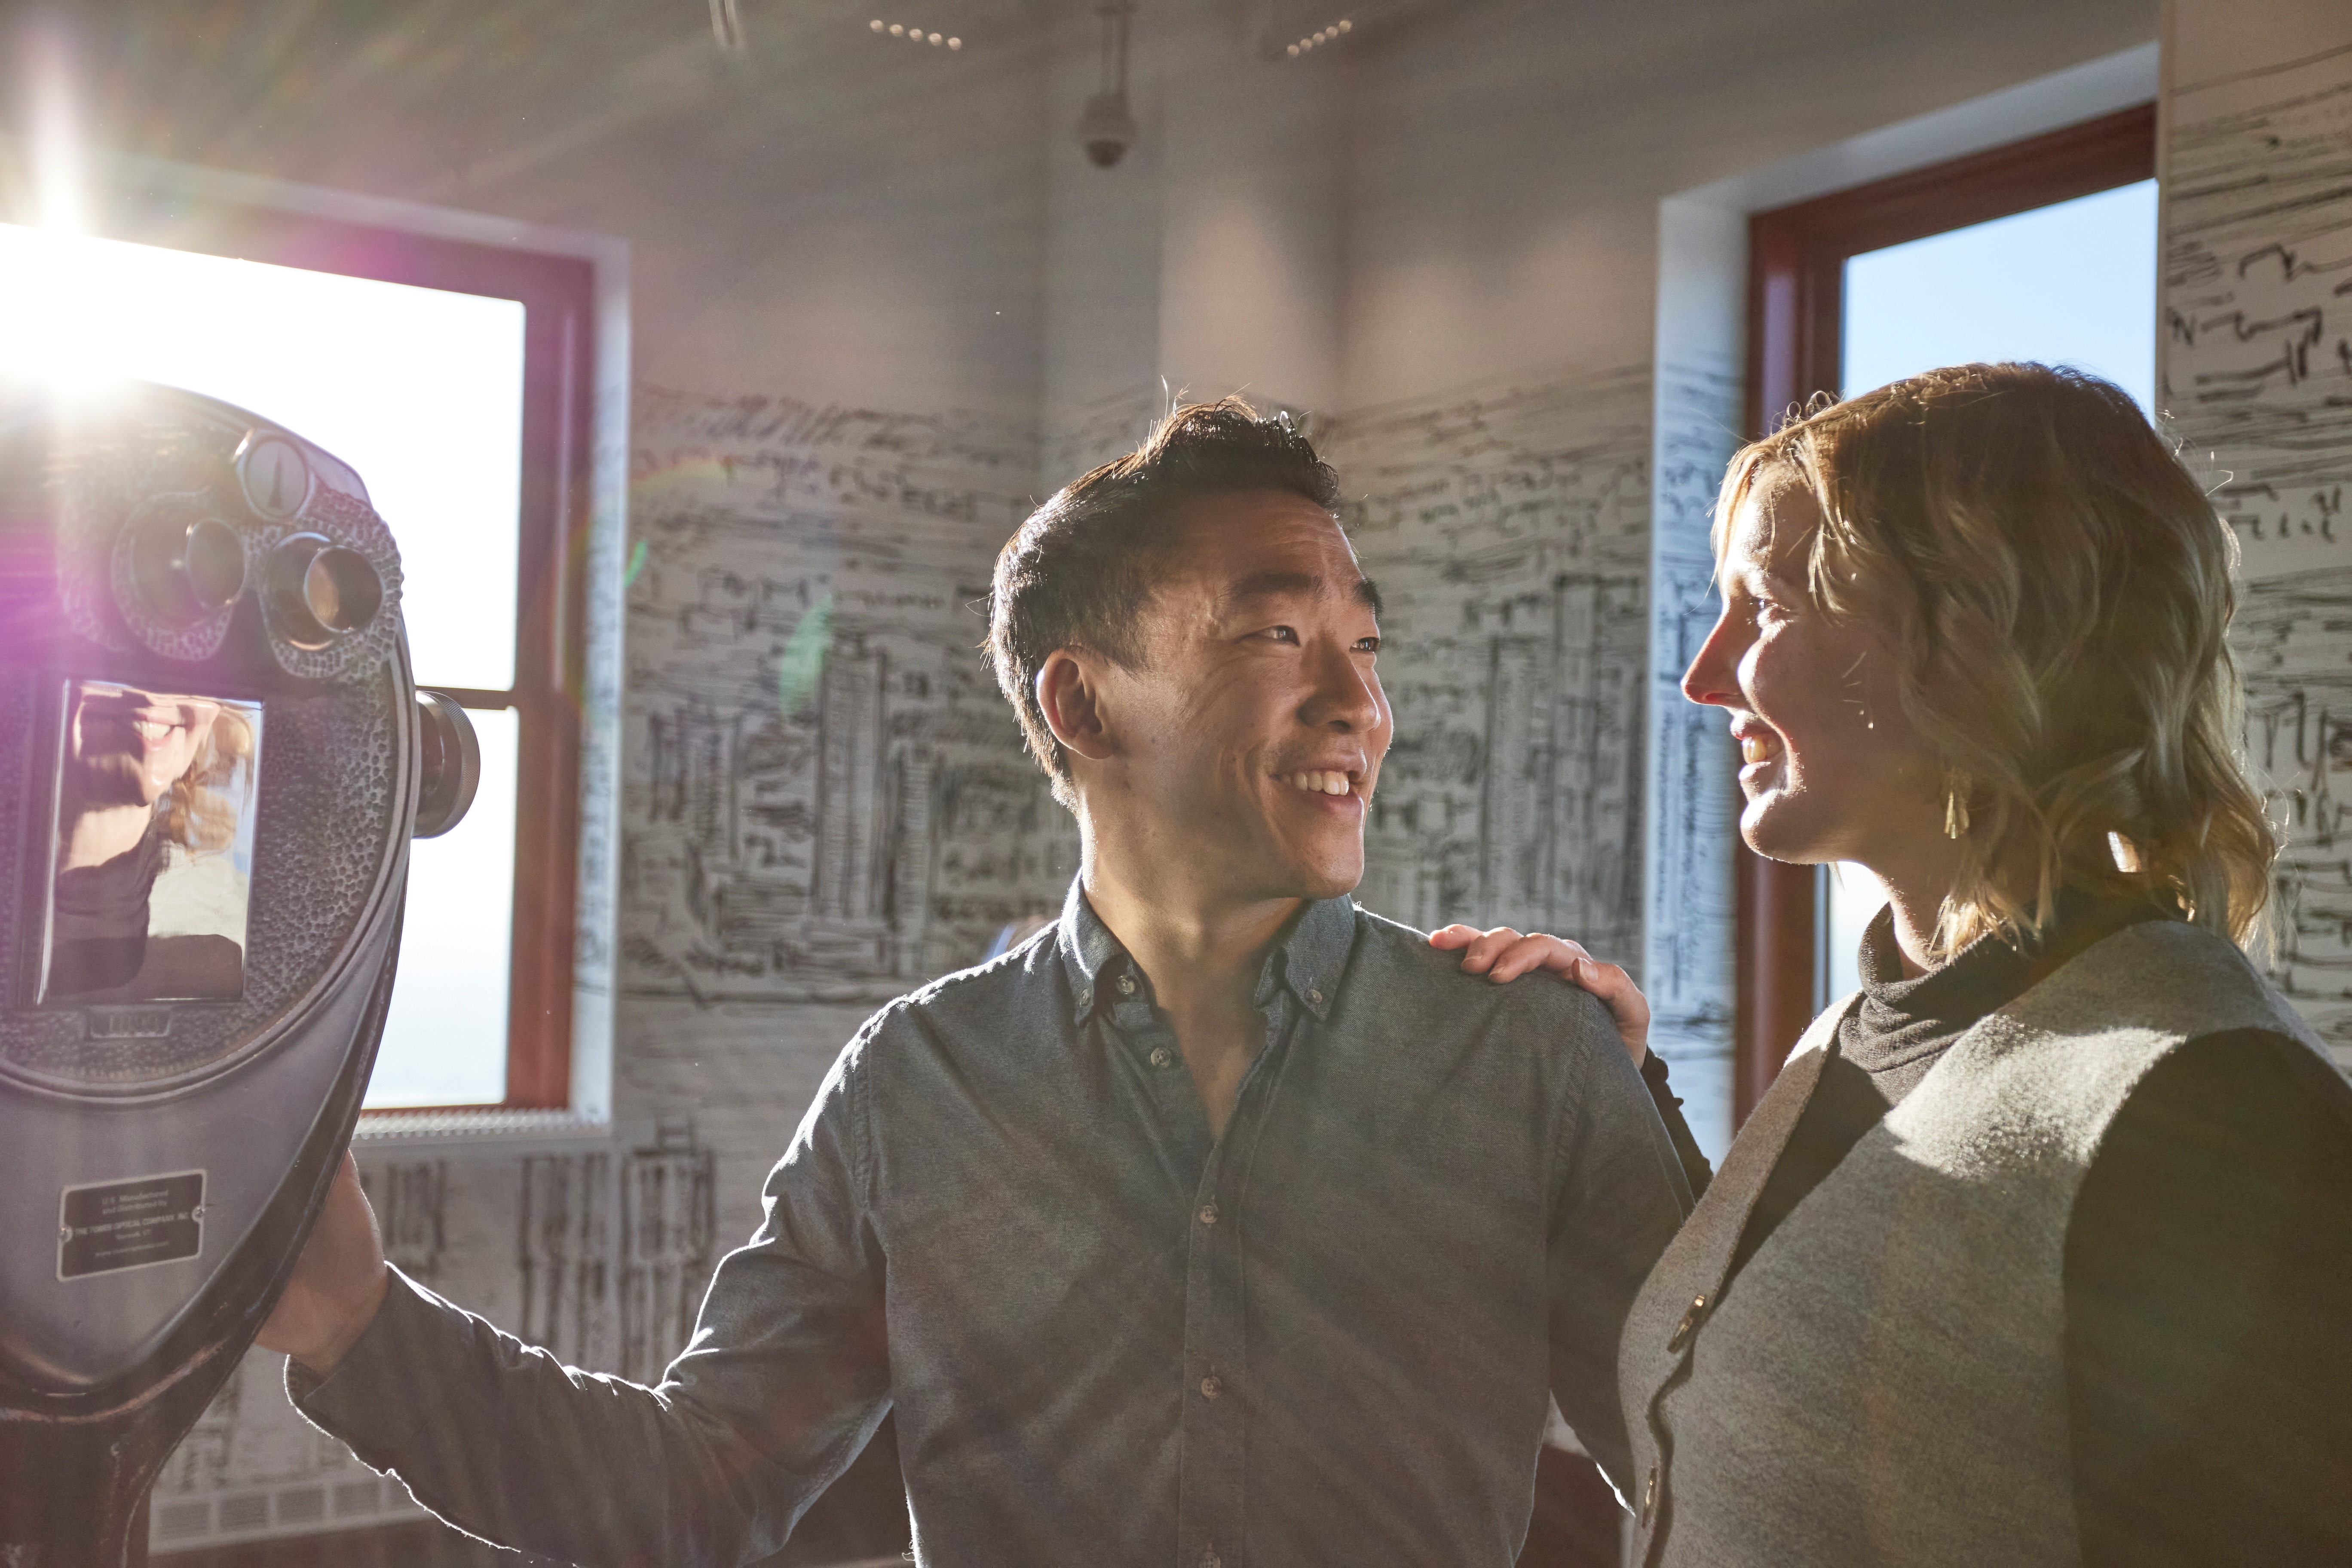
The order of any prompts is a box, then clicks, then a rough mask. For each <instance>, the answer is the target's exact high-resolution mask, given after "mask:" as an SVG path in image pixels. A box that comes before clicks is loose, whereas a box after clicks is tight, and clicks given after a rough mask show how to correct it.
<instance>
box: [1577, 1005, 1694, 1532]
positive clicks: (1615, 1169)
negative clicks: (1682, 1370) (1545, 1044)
mask: <svg viewBox="0 0 2352 1568" xmlns="http://www.w3.org/2000/svg"><path fill="white" fill-rule="evenodd" d="M1577 1001H1578V1005H1577V1007H1576V1008H1575V1014H1576V1016H1577V1017H1578V1018H1579V1019H1580V1021H1581V1023H1582V1030H1583V1035H1584V1038H1583V1039H1582V1040H1581V1041H1580V1042H1579V1046H1578V1047H1575V1048H1572V1050H1571V1070H1572V1071H1574V1072H1575V1073H1576V1079H1575V1081H1574V1083H1573V1084H1572V1086H1571V1098H1570V1101H1569V1103H1568V1105H1567V1107H1566V1109H1565V1111H1564V1113H1563V1116H1562V1120H1561V1125H1560V1129H1559V1149H1558V1152H1557V1154H1556V1156H1555V1162H1554V1164H1555V1170H1556V1173H1557V1174H1556V1178H1555V1186H1554V1189H1553V1194H1552V1212H1551V1216H1550V1226H1549V1240H1548V1248H1547V1251H1548V1257H1547V1267H1548V1268H1549V1273H1550V1294H1551V1391H1552V1397H1553V1398H1555V1399H1557V1400H1558V1401H1559V1408H1560V1414H1561V1415H1565V1416H1566V1417H1567V1418H1568V1423H1569V1425H1570V1426H1572V1427H1574V1428H1575V1429H1576V1435H1577V1436H1578V1438H1579V1439H1580V1441H1581V1442H1582V1443H1583V1445H1584V1447H1585V1451H1586V1452H1587V1453H1589V1454H1591V1456H1592V1458H1593V1459H1594V1460H1595V1461H1596V1462H1597V1463H1598V1464H1599V1465H1600V1466H1601V1470H1602V1472H1603V1473H1604V1474H1606V1475H1607V1476H1608V1478H1609V1479H1610V1481H1611V1482H1612V1484H1613V1485H1614V1486H1615V1487H1616V1489H1617V1491H1618V1495H1619V1497H1620V1498H1621V1499H1622V1498H1626V1497H1630V1496H1632V1495H1633V1493H1632V1491H1631V1486H1632V1482H1631V1479H1630V1478H1631V1470H1632V1458H1631V1454H1630V1447H1629V1444H1628V1442H1627V1438H1626V1433H1625V1421H1624V1414H1623V1411H1622V1408H1621V1407H1620V1403H1619V1399H1618V1390H1617V1342H1618V1339H1619V1337H1620V1335H1621V1334H1622V1332H1623V1330H1624V1326H1625V1316H1626V1313H1627V1312H1628V1311H1630V1310H1632V1308H1633V1298H1634V1295H1635V1294H1636V1293H1637V1292H1638V1291H1639V1290H1640V1289H1641V1288H1642V1282H1643V1279H1646V1278H1648V1276H1649V1272H1650V1268H1651V1266H1652V1265H1653V1264H1654V1263H1655V1262H1656V1261H1657V1259H1658V1255H1659V1254H1660V1253H1662V1252H1664V1250H1665V1247H1666V1243H1667V1242H1669V1241H1671V1240H1673V1239H1674V1235H1675V1231H1677V1230H1679V1229H1680V1228H1681V1227H1682V1223H1683V1219H1684V1216H1685V1215H1687V1214H1689V1212H1690V1206H1691V1201H1692V1200H1691V1195H1690V1189H1689V1186H1688V1184H1686V1183H1685V1180H1684V1179H1683V1173H1682V1167H1681V1164H1680V1163H1678V1162H1677V1160H1676V1158H1675V1149H1674V1146H1673V1143H1672V1142H1670V1141H1669V1139H1668V1137H1667V1134H1666V1129H1665V1127H1664V1125H1663V1124H1662V1123H1661V1122H1660V1121H1659V1120H1658V1115H1657V1111H1656V1109H1655V1107H1654V1105H1653V1103H1652V1101H1651V1099H1650V1095H1649V1093H1648V1091H1647V1090H1646V1089H1645V1088H1644V1087H1643V1080H1642V1077H1641V1075H1640V1074H1639V1073H1638V1072H1636V1071H1635V1070H1634V1068H1633V1063H1632V1061H1631V1060H1629V1059H1628V1058H1627V1057H1626V1055H1625V1053H1624V1052H1622V1050H1619V1049H1616V1048H1614V1047H1615V1046H1616V1044H1617V1042H1615V1041H1614V1040H1612V1039H1611V1038H1610V1037H1609V1026H1608V1025H1607V1023H1606V1022H1605V1021H1604V1019H1603V1018H1602V1016H1601V1010H1600V1009H1599V1008H1598V1007H1596V1006H1594V1005H1592V1004H1591V1002H1588V1001H1584V1000H1582V999H1581V998H1579V999H1577Z"/></svg>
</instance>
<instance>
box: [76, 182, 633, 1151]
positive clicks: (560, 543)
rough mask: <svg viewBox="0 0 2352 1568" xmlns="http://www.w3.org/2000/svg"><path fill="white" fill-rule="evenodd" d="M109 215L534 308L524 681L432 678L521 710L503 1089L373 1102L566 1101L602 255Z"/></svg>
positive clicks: (315, 223) (464, 700)
mask: <svg viewBox="0 0 2352 1568" xmlns="http://www.w3.org/2000/svg"><path fill="white" fill-rule="evenodd" d="M108 216H109V219H110V221H109V224H108V229H107V232H108V235H109V237H111V238H117V239H125V240H130V241H132V242H134V243H138V244H144V245H155V246H161V247H168V248H171V249H174V250H189V251H196V252H199V253H203V254H207V255H213V256H226V257H233V258H242V259H245V260H249V261H264V262H268V263H271V264H273V265H277V266H282V267H298V268H305V269H307V270H310V271H313V272H331V273H340V274H342V275H344V276H346V277H352V278H366V279H374V280H376V281H379V282H384V283H404V284H409V285H412V286H415V287H418V288H425V289H441V290H444V291H446V292H449V293H457V294H476V295H483V296H488V297H489V298H492V299H499V300H517V301H519V302H520V304H521V305H522V307H523V406H522V452H521V458H522V465H521V493H520V498H519V500H520V513H519V516H518V520H517V521H518V524H519V527H518V534H519V540H518V556H519V559H518V560H517V563H516V567H517V575H516V605H515V661H514V684H513V685H512V686H511V687H509V688H507V689H502V690H496V689H475V688H461V687H447V686H438V685H436V686H434V687H433V688H432V689H435V690H437V691H441V692H445V693H446V694H447V695H448V696H450V697H452V698H454V699H456V700H457V702H458V704H459V705H460V706H461V707H465V708H468V709H472V710H477V711H495V710H505V709H511V710H514V712H515V714H516V718H517V730H518V737H517V739H518V755H517V758H516V763H517V766H516V778H517V799H516V803H515V805H516V809H515V871H514V923H513V936H512V942H511V946H510V948H509V973H508V1003H507V1079H506V1097H505V1099H504V1100H500V1101H499V1102H498V1103H497V1104H495V1105H492V1104H488V1103H479V1102H478V1103H474V1104H468V1105H462V1106H446V1107H418V1106H400V1107H397V1108H391V1107H387V1108H386V1109H385V1110H384V1111H383V1112H381V1113H377V1112H371V1113H369V1114H392V1113H395V1112H396V1113H397V1114H402V1115H414V1114H415V1113H416V1112H417V1111H418V1110H526V1109H528V1110H562V1109H566V1108H568V1107H569V1105H570V1103H571V1099H572V980H573V952H574V948H575V942H576V937H577V932H578V925H579V903H578V882H579V847H580V746H581V732H580V714H581V701H582V698H583V691H584V675H583V665H584V647H585V638H584V636H583V633H584V628H585V622H586V611H587V600H586V583H587V573H586V560H585V554H586V552H585V540H586V534H587V527H588V517H589V500H590V494H589V485H590V476H589V465H590V460H591V424H590V422H591V419H592V418H593V401H594V399H593V391H594V387H595V374H594V366H595V356H596V349H597V344H596V334H595V322H596V313H595V312H596V299H595V291H596V278H595V267H594V263H593V261H590V260H589V259H587V258H581V257H572V256H560V255H551V254H548V253H545V252H541V251H534V250H529V249H522V248H516V247H505V246H496V245H483V244H478V243H475V242H472V241H467V240H459V239H449V238H444V237H437V236H433V235H425V234H418V233H415V232H411V231H408V230H404V229H400V228H396V227H389V226H376V225H370V224H362V223H354V222H349V221H345V220H342V219H339V218H329V217H321V216H309V215H305V214H299V213H289V212H282V211H278V210H275V209H267V208H260V207H252V206H244V205H237V204H235V203H230V202H220V203H211V202H205V203H201V204H197V205H194V206H190V205H182V204H180V203H177V202H172V203H166V202H163V201H159V200H154V199H152V198H138V197H132V198H130V199H127V200H124V201H122V202H121V203H120V204H118V205H115V206H114V207H113V209H112V210H110V213H109V215H108ZM362 368H363V367H362ZM361 477H362V479H364V478H365V477H366V476H364V475H362V476H361Z"/></svg>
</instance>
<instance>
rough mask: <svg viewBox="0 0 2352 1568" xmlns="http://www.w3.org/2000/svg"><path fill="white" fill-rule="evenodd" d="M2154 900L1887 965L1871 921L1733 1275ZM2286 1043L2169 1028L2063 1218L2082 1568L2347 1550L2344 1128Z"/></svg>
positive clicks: (1883, 939) (2351, 1493) (2350, 1185)
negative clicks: (1857, 1152) (1977, 1041)
mask: <svg viewBox="0 0 2352 1568" xmlns="http://www.w3.org/2000/svg"><path fill="white" fill-rule="evenodd" d="M2164 918H2167V917H2166V916H2165V915H2164V914H2163V912H2162V911H2160V910H2157V909H2155V908H2153V907H2151V906H2148V905H2145V904H2133V903H2124V902H2106V903H2100V902H2095V901H2092V900H2086V899H2080V898H2070V899H2068V900H2062V902H2061V904H2060V908H2059V918H2058V921H2056V922H2055V924H2054V926H2053V930H2052V931H2051V933H2050V934H2049V935H2048V936H2047V937H2046V939H2045V940H2043V941H2042V942H2039V943H2028V944H2027V945H2026V946H2025V947H2023V948H2022V949H2020V948H2016V947H2011V946H2010V945H2008V944H2007V943H2005V942H2001V941H2000V939H1998V938H1996V937H1985V938H1982V939H1980V940H1979V941H1977V942H1973V943H1971V944H1970V945H1969V946H1968V947H1967V948H1965V949H1963V950H1962V951H1961V952H1959V953H1958V954H1956V955H1955V956H1954V957H1953V958H1952V959H1951V961H1950V962H1948V963H1945V964H1943V965H1941V966H1939V967H1938V968H1936V969H1932V970H1930V971H1928V972H1927V973H1925V974H1921V975H1917V976H1914V977H1911V978H1907V979H1906V978H1905V977H1904V975H1903V973H1902V967H1901V964H1900V963H1899V960H1898V957H1897V954H1896V951H1895V942H1894V930H1893V922H1892V920H1891V917H1890V916H1889V915H1887V914H1886V913H1884V912H1882V913H1881V914H1880V916H1879V917H1878V919H1877V920H1876V921H1874V922H1873V923H1872V925H1871V927H1870V930H1869V931H1868V932H1867V934H1865V936H1864V939H1863V945H1862V953H1861V973H1862V975H1863V988H1862V998H1861V1002H1860V1005H1858V1006H1856V1007H1855V1008H1854V1009H1853V1012H1852V1013H1851V1014H1850V1015H1849V1016H1847V1017H1846V1018H1845V1019H1844V1020H1843V1023H1842V1024H1841V1025H1840V1026H1839V1028H1838V1033H1837V1037H1836V1039H1835V1040H1834V1042H1833V1043H1832V1046H1831V1047H1830V1054H1829V1059H1828V1060H1827V1061H1826V1062H1824V1063H1823V1064H1822V1077H1821V1081H1820V1084H1819V1086H1818V1087H1817V1088H1816V1089H1814V1091H1813V1095H1812V1098H1811V1100H1810V1101H1808V1103H1807V1104H1806V1107H1805V1109H1804V1111H1803V1112H1802V1114H1801V1116H1800V1117H1799V1118H1798V1121H1797V1124H1796V1126H1795V1127H1794V1128H1793V1129H1792V1130H1791V1131H1790V1138H1789V1142H1788V1146H1787V1148H1786V1149H1785V1150H1784V1151H1783V1152H1782V1153H1781V1156H1780V1161H1779V1162H1778V1163H1776V1164H1775V1165H1774V1166H1773V1168H1772V1172H1771V1174H1770V1175H1769V1177H1768V1178H1767V1179H1766V1181H1765V1184H1764V1188H1763V1190H1762V1192H1760V1193H1759V1194H1758V1195H1757V1200H1756V1206H1755V1209H1754V1211H1753V1212H1752V1214H1751V1215H1750V1217H1749V1219H1748V1226H1747V1229H1746V1230H1745V1231H1744V1232H1743V1233H1742V1234H1741V1237H1740V1242H1739V1247H1738V1251H1737V1252H1736V1253H1735V1254H1734V1255H1733V1261H1732V1272H1733V1274H1734V1275H1735V1276H1736V1275H1737V1273H1738V1270H1739V1268H1742V1267H1743V1266H1745V1264H1746V1263H1747V1261H1748V1259H1749V1258H1752V1257H1754V1256H1755V1254H1756V1252H1757V1250H1758V1249H1759V1247H1762V1246H1763V1245H1764V1243H1765V1241H1766V1239H1767V1238H1768V1237H1770V1235H1771V1234H1772V1232H1773V1230H1774V1229H1775V1228H1777V1227H1778V1226H1780V1224H1781V1223H1782V1222H1783V1221H1784V1220H1786V1219H1787V1218H1788V1216H1789V1215H1790V1213H1791V1211H1793V1210H1794V1209H1795V1208H1796V1207H1797V1205H1799V1204H1800V1203H1801V1202H1802V1201H1803V1199H1804V1197H1805V1195H1806V1194H1809V1193H1811V1191H1812V1190H1813V1188H1814V1187H1815V1186H1816V1185H1818V1184H1820V1183H1821V1181H1822V1178H1823V1177H1825V1176H1827V1175H1828V1174H1829V1173H1830V1172H1831V1171H1832V1170H1833V1169H1835V1168H1836V1166H1837V1164H1838V1163H1839V1162H1840V1161H1842V1160H1843V1159H1844V1158H1845V1155H1846V1153H1847V1152H1848V1151H1849V1150H1851V1149H1852V1148H1853V1145H1854V1144H1855V1142H1857V1141H1859V1140H1860V1139H1861V1138H1862V1136H1863V1135H1864V1133H1866V1132H1867V1131H1870V1129H1871V1128H1873V1127H1874V1126H1875V1125H1877V1123H1878V1122H1879V1121H1880V1120H1881V1119H1883V1118H1884V1117H1885V1114H1886V1112H1887V1111H1888V1110H1890V1109H1891V1108H1892V1107H1894V1106H1895V1105H1896V1104H1899V1103H1900V1102H1901V1101H1902V1100H1903V1097H1904V1096H1905V1095H1906V1094H1908V1093H1909V1092H1910V1091H1911V1090H1912V1089H1914V1088H1915V1087H1916V1086H1917V1084H1918V1082H1919V1080H1920V1079H1923V1078H1925V1077H1926V1076H1927V1072H1928V1070H1929V1069H1930V1068H1933V1067H1934V1066H1935V1065H1936V1063H1937V1061H1938V1060H1940V1059H1941V1058H1942V1056H1943V1053H1944V1052H1945V1050H1946V1049H1948V1047H1950V1046H1951V1044H1952V1042H1953V1041H1955V1040H1957V1039H1958V1037H1960V1036H1961V1035H1962V1034H1963V1033H1965V1032H1966V1031H1967V1030H1968V1029H1969V1027H1970V1026H1972V1025H1974V1024H1975V1023H1976V1022H1977V1021H1978V1020H1979V1019H1980V1018H1982V1017H1984V1016H1986V1015H1987V1014H1989V1013H1990V1012H1992V1011H1993V1010H1994V1009H1996V1008H1998V1007H2000V1006H2001V1005H2004V1004H2005V1003H2007V1002H2009V1001H2010V1000H2011V999H2012V998H2014V997H2015V996H2017V995H2019V994H2021V993H2022V992H2024V991H2025V990H2026V989H2027V988H2028V987H2029V986H2031V985H2032V984H2035V983H2036V982H2037V981H2039V980H2041V979H2042V977H2044V976H2045V975H2047V974H2049V973H2052V972H2053V971H2054V970H2055V969H2057V968H2058V966H2059V965H2061V964H2063V963H2065V962H2066V961H2067V960H2068V959H2070V958H2072V957H2074V955H2075V954H2077V953H2079V952H2083V951H2084V949H2086V948H2088V947H2090V946H2091V945H2092V944H2093V943H2095V942H2097V941H2099V940H2100V939H2101V938H2103V937H2105V936H2108V935H2111V934H2113V933H2114V932H2116V931H2120V930H2122V929H2123V928H2124V927H2125V926H2127V925H2131V924H2134V923H2137V921H2144V920H2158V919H2164ZM2315 1070H2322V1071H2324V1070H2325V1069H2324V1068H2321V1067H2320V1065H2319V1064H2318V1063H2316V1062H2315V1061H2314V1060H2313V1059H2312V1058H2311V1057H2310V1054H2309V1053H2308V1052H2307V1051H2305V1049H2304V1048H2303V1047H2301V1046H2299V1045H2297V1044H2295V1043H2294V1041H2292V1040H2288V1039H2285V1038H2284V1037H2280V1036H2276V1035H2272V1034H2269V1033H2266V1032H2263V1031H2259V1030H2239V1031H2231V1032H2229V1033H2225V1034H2219V1035H2210V1036H2205V1037H2200V1038H2198V1039H2194V1040H2191V1041H2189V1042H2188V1043H2187V1044H2186V1045H2184V1046H2182V1047H2179V1049H2178V1050H2175V1051H2173V1052H2171V1053H2170V1054H2169V1055H2168V1056H2167V1057H2166V1058H2165V1059H2164V1060H2163V1061H2162V1062H2161V1063H2159V1064H2158V1066H2157V1067H2156V1068H2154V1069H2153V1070H2152V1071H2150V1072H2149V1073H2148V1075H2147V1078H2145V1079H2142V1081H2141V1082H2140V1084H2139V1086H2138V1087H2137V1088H2136V1089H2134V1090H2133V1091H2132V1093H2131V1096H2130V1098H2129V1099H2127V1100H2126V1101H2125V1103H2124V1106H2123V1109H2122V1110H2120V1111H2119V1112H2118V1113H2117V1114H2116V1119H2115V1121H2114V1122H2113V1123H2112V1125H2111V1126H2110V1127H2109V1129H2108V1132H2107V1136H2106V1139H2105V1142H2103V1143H2102V1144H2101V1145H2100V1147H2099V1152H2098V1153H2097V1154H2096V1155H2095V1157H2094V1159H2093V1161H2092V1163H2091V1167H2090V1170H2089V1171H2088V1172H2087V1173H2085V1174H2084V1180H2083V1185H2082V1188H2081V1190H2080V1192H2079V1194H2077V1196H2076V1199H2075V1204H2074V1215H2073V1216H2072V1218H2071V1220H2070V1222H2069V1226H2068V1229H2067V1235H2066V1260H2065V1293H2066V1367H2067V1384H2068V1416H2069V1421H2070V1425H2071V1426H2072V1429H2073V1451H2074V1500H2075V1511H2076V1515H2077V1518H2078V1521H2079V1523H2080V1527H2081V1538H2082V1549H2083V1558H2084V1563H2085V1565H2086V1568H2126V1565H2128V1568H2192V1565H2194V1568H2206V1565H2208V1564H2221V1563H2233V1564H2234V1563H2243V1564H2254V1563H2262V1564H2266V1565H2267V1564H2303V1563H2352V1490H2347V1485H2352V1483H2347V1478H2352V1132H2347V1129H2346V1128H2345V1127H2344V1126H2343V1124H2342V1123H2341V1122H2340V1121H2338V1120H2337V1119H2336V1117H2335V1115H2334V1114H2333V1113H2332V1112H2331V1111H2330V1110H2328V1108H2326V1106H2325V1105H2324V1104H2323V1102H2322V1101H2321V1100H2320V1097H2319V1096H2318V1095H2317V1094H2315V1092H2314V1090H2313V1085H2312V1080H2311V1079H2310V1078H2309V1077H2308V1076H2307V1075H2308V1074H2310V1073H2312V1072H2313V1071H2315Z"/></svg>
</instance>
